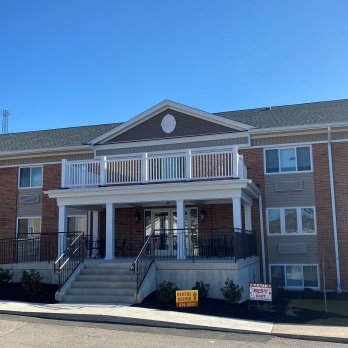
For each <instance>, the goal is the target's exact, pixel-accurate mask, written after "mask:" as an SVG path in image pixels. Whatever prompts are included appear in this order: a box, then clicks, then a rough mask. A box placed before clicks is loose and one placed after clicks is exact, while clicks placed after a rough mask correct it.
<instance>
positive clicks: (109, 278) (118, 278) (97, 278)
mask: <svg viewBox="0 0 348 348" xmlns="http://www.w3.org/2000/svg"><path fill="white" fill-rule="evenodd" d="M76 281H92V282H103V281H105V282H113V281H115V282H126V281H130V282H132V281H136V276H135V275H134V274H130V275H116V274H111V275H110V274H79V275H78V276H77V277H76Z"/></svg>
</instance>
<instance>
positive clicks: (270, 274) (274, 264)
mask: <svg viewBox="0 0 348 348" xmlns="http://www.w3.org/2000/svg"><path fill="white" fill-rule="evenodd" d="M272 266H280V267H283V270H284V282H285V284H284V286H283V288H284V289H289V290H303V289H313V290H320V277H319V274H320V272H319V264H317V263H270V264H269V265H268V272H269V273H268V274H269V276H270V282H272ZM286 266H290V267H291V266H299V267H301V268H302V286H288V285H287V281H286ZM306 266H308V267H311V266H315V267H317V279H318V286H306V287H305V286H304V273H303V267H306Z"/></svg>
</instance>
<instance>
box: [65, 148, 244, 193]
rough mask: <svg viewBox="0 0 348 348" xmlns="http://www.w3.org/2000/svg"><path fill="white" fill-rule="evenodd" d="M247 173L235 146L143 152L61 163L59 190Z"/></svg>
mask: <svg viewBox="0 0 348 348" xmlns="http://www.w3.org/2000/svg"><path fill="white" fill-rule="evenodd" d="M246 178H247V170H246V166H245V165H244V162H243V156H242V155H239V154H238V151H237V147H234V148H233V149H232V150H229V151H214V152H212V151H192V150H186V151H181V152H176V153H160V154H159V153H144V154H142V155H140V156H132V157H112V158H107V157H102V158H101V159H100V160H90V161H74V162H70V161H66V160H63V161H62V178H61V180H62V181H61V187H62V188H84V187H93V186H94V187H96V186H109V185H131V184H140V183H162V182H175V181H177V182H179V181H197V180H221V179H246Z"/></svg>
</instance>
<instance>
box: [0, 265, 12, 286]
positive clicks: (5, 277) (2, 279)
mask: <svg viewBox="0 0 348 348" xmlns="http://www.w3.org/2000/svg"><path fill="white" fill-rule="evenodd" d="M12 277H13V273H12V272H11V271H9V270H7V269H3V268H0V285H1V286H6V285H7V284H8V283H10V282H11V281H12Z"/></svg>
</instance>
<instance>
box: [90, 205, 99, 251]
mask: <svg viewBox="0 0 348 348" xmlns="http://www.w3.org/2000/svg"><path fill="white" fill-rule="evenodd" d="M98 241H99V211H98V210H94V211H92V248H93V249H92V257H96V256H97V255H98V251H99V250H98V249H100V245H98Z"/></svg>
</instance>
